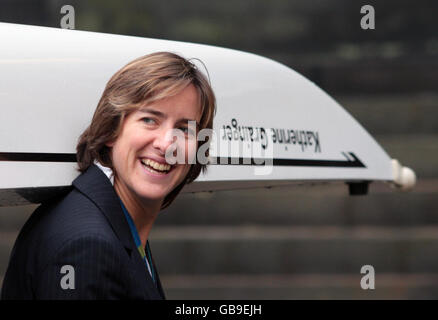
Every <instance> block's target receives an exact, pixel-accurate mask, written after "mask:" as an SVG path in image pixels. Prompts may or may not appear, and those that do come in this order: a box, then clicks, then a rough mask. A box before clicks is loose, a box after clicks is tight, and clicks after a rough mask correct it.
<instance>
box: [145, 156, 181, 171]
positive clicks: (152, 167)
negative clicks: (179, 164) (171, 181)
mask: <svg viewBox="0 0 438 320" xmlns="http://www.w3.org/2000/svg"><path fill="white" fill-rule="evenodd" d="M140 162H141V163H142V165H143V167H145V169H146V170H148V171H149V172H151V173H154V174H158V175H166V174H168V173H169V172H170V171H172V169H173V167H174V166H173V165H170V164H167V163H166V164H163V163H158V162H156V161H154V160H151V159H148V158H142V159H140Z"/></svg>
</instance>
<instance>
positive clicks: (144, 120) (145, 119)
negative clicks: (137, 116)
mask: <svg viewBox="0 0 438 320" xmlns="http://www.w3.org/2000/svg"><path fill="white" fill-rule="evenodd" d="M142 120H143V122H144V123H147V124H154V123H155V120H154V119H152V118H142Z"/></svg>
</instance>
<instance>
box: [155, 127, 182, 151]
mask: <svg viewBox="0 0 438 320" xmlns="http://www.w3.org/2000/svg"><path fill="white" fill-rule="evenodd" d="M177 135H178V131H177V130H175V129H172V128H163V129H161V130H159V131H158V132H157V135H156V136H155V139H154V142H153V146H154V147H155V148H156V149H159V150H160V152H161V153H162V154H163V155H164V154H166V151H167V150H168V149H169V148H170V147H171V146H172V144H173V143H176V142H177ZM175 147H176V146H175Z"/></svg>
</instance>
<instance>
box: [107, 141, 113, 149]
mask: <svg viewBox="0 0 438 320" xmlns="http://www.w3.org/2000/svg"><path fill="white" fill-rule="evenodd" d="M114 143H115V141H108V142H105V145H106V146H107V147H108V148H112V147H113V146H114Z"/></svg>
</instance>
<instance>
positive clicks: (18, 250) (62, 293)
mask: <svg viewBox="0 0 438 320" xmlns="http://www.w3.org/2000/svg"><path fill="white" fill-rule="evenodd" d="M215 108H216V107H215V97H214V93H213V91H212V89H211V87H210V85H209V82H208V81H207V80H206V78H205V76H204V75H203V74H202V73H201V72H200V71H199V70H198V69H197V68H196V67H195V65H194V64H192V63H191V62H189V61H187V60H186V59H184V58H182V57H180V56H178V55H176V54H172V53H168V52H159V53H153V54H150V55H147V56H144V57H141V58H139V59H136V60H134V61H132V62H130V63H129V64H127V65H126V66H125V67H123V68H122V69H121V70H119V71H118V72H117V73H116V74H114V75H113V77H112V78H111V79H110V80H109V82H108V84H107V85H106V88H105V90H104V92H103V95H102V97H101V99H100V101H99V104H98V106H97V109H96V111H95V114H94V116H93V119H92V122H91V124H90V126H89V127H88V128H87V129H86V130H85V132H84V133H83V134H82V135H81V137H80V139H79V143H78V145H77V160H78V165H79V170H80V171H81V172H82V173H81V175H80V176H79V177H78V178H76V179H75V180H74V181H73V183H72V188H71V190H70V191H69V193H68V194H67V195H65V196H63V197H62V198H60V199H55V200H52V201H50V202H48V203H44V204H42V205H41V206H40V207H39V208H38V209H37V210H36V211H35V212H34V213H33V214H32V216H31V217H30V219H29V220H28V221H27V222H26V224H25V225H24V227H23V229H22V230H21V232H20V234H19V236H18V238H17V241H16V243H15V245H14V248H13V251H12V254H11V259H10V262H9V266H8V270H7V272H6V275H5V279H4V282H3V288H2V298H3V299H162V298H164V293H163V290H162V287H161V284H160V280H159V277H158V273H157V269H156V267H155V264H154V262H153V259H152V254H151V251H150V248H149V243H148V241H147V239H148V236H149V232H150V230H151V227H152V225H153V223H154V221H155V219H156V218H157V215H158V213H159V211H160V210H161V209H163V208H165V207H167V206H169V205H170V203H171V202H172V201H173V200H174V199H175V197H176V196H177V195H178V193H179V192H180V191H181V189H182V188H183V186H184V185H185V184H188V183H191V182H192V181H193V180H195V179H196V178H197V177H198V175H199V174H200V172H201V171H205V170H206V166H205V165H201V164H200V163H195V164H190V163H193V162H190V163H189V161H188V158H189V156H190V155H193V154H196V151H197V150H198V148H200V147H201V146H202V144H203V143H206V142H203V141H200V142H197V141H196V140H197V139H196V135H195V133H194V132H193V128H191V127H190V126H189V121H196V126H197V128H196V130H198V131H199V130H202V129H204V128H208V129H212V125H213V117H214V113H215ZM173 130H181V131H180V132H182V136H183V141H181V139H177V140H175V139H174V138H173V136H172V135H170V134H169V133H170V132H172V131H173ZM175 143H176V146H177V148H176V151H180V150H184V152H185V154H184V155H185V157H184V158H185V161H183V163H178V162H177V163H175V164H172V165H170V164H168V163H167V162H166V159H168V156H169V154H172V155H174V152H170V153H169V150H175V148H174V149H170V148H171V147H175ZM166 151H167V152H166Z"/></svg>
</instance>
